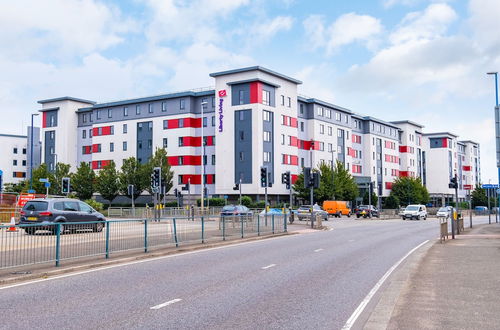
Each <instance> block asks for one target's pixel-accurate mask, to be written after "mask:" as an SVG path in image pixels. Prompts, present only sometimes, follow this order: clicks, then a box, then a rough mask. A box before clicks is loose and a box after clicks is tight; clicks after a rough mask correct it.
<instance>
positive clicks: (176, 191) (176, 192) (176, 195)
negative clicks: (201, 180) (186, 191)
mask: <svg viewBox="0 0 500 330" xmlns="http://www.w3.org/2000/svg"><path fill="white" fill-rule="evenodd" d="M178 195H179V190H177V188H175V189H174V196H175V197H178Z"/></svg>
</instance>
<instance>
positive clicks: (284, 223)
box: [283, 213, 287, 233]
mask: <svg viewBox="0 0 500 330" xmlns="http://www.w3.org/2000/svg"><path fill="white" fill-rule="evenodd" d="M286 221H287V220H286V213H285V219H284V221H283V231H284V232H285V233H286V232H287V228H286Z"/></svg>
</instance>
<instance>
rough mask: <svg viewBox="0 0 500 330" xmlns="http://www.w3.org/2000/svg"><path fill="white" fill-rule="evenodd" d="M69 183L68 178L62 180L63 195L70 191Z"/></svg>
mask: <svg viewBox="0 0 500 330" xmlns="http://www.w3.org/2000/svg"><path fill="white" fill-rule="evenodd" d="M69 184H70V181H69V178H62V184H61V191H62V193H63V194H69V190H70V186H69Z"/></svg>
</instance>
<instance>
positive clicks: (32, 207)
mask: <svg viewBox="0 0 500 330" xmlns="http://www.w3.org/2000/svg"><path fill="white" fill-rule="evenodd" d="M48 206H49V203H47V202H42V201H31V202H28V203H26V205H24V207H23V210H24V211H47V208H48Z"/></svg>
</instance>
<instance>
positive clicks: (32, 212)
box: [19, 198, 106, 235]
mask: <svg viewBox="0 0 500 330" xmlns="http://www.w3.org/2000/svg"><path fill="white" fill-rule="evenodd" d="M75 222H95V223H88V224H74V223H75ZM55 223H57V224H60V232H61V233H64V232H65V231H66V230H70V229H92V230H93V231H94V232H100V231H102V229H103V228H104V226H105V225H106V218H105V217H104V215H102V214H101V213H99V212H97V211H96V210H94V209H93V208H92V207H91V206H90V205H88V204H87V203H84V202H81V201H79V200H77V199H71V198H47V199H41V198H38V199H33V200H30V201H28V202H27V203H26V205H24V207H23V209H22V210H21V218H20V220H19V224H21V225H27V224H40V225H41V226H28V227H25V228H24V230H25V232H26V233H27V234H28V235H32V234H34V233H35V232H36V231H37V230H51V231H52V232H53V233H56V231H57V226H55V225H54V224H55ZM66 223H72V224H66ZM44 224H46V225H47V226H43V225H44Z"/></svg>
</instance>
